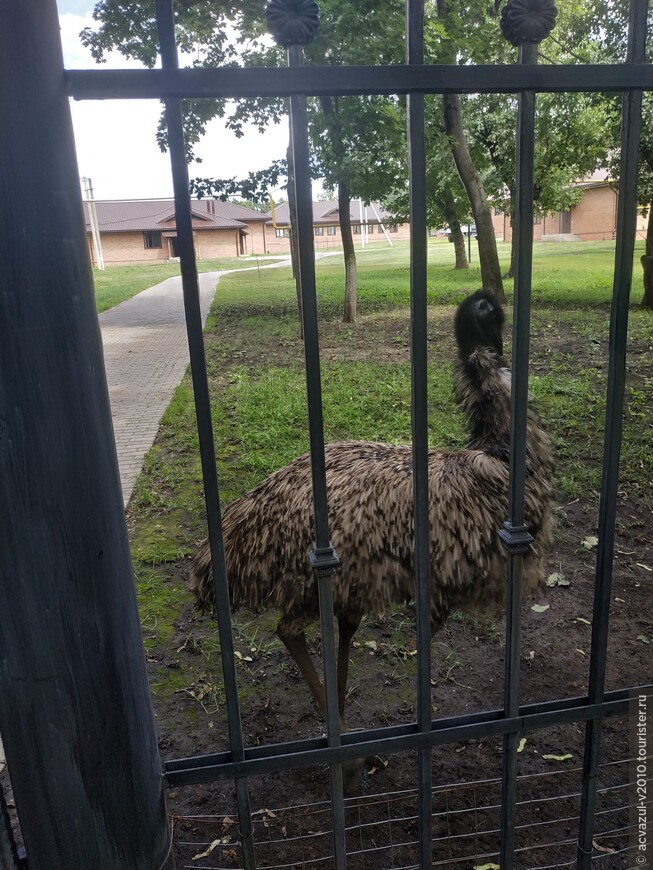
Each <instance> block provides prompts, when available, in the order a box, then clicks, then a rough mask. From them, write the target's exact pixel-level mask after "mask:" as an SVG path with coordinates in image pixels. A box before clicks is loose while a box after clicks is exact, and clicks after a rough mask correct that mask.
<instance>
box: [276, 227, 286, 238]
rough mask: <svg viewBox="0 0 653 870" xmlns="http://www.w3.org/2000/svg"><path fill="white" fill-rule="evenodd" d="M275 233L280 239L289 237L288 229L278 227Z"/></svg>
mask: <svg viewBox="0 0 653 870" xmlns="http://www.w3.org/2000/svg"><path fill="white" fill-rule="evenodd" d="M274 234H275V236H276V237H277V238H278V239H285V238H286V237H287V235H288V231H287V230H283V229H278V228H277V229H276V230H275V231H274Z"/></svg>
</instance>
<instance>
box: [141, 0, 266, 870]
mask: <svg viewBox="0 0 653 870" xmlns="http://www.w3.org/2000/svg"><path fill="white" fill-rule="evenodd" d="M156 17H157V26H158V29H159V41H160V46H161V64H162V66H163V68H164V69H176V68H177V67H178V59H177V45H176V41H175V28H174V13H173V7H172V0H156ZM165 118H166V126H167V130H168V148H169V150H170V164H171V168H172V181H173V189H174V196H175V223H176V228H177V239H178V243H179V258H180V261H181V276H182V287H183V294H184V311H185V314H186V331H187V335H188V349H189V354H190V365H191V374H192V380H193V394H194V398H195V414H196V417H197V431H198V436H199V445H200V456H201V462H202V478H203V481H204V498H205V501H206V518H207V525H208V533H209V542H210V547H211V561H212V564H213V578H214V583H215V602H216V603H215V608H216V619H217V622H218V632H219V635H220V652H221V659H222V673H223V679H224V687H225V696H226V702H227V727H228V731H229V746H230V749H231V753H232V757H233V760H234V761H242V760H243V759H244V757H245V751H244V749H245V747H244V740H243V732H242V725H241V717H240V704H239V701H238V684H237V679H236V664H235V657H234V644H233V634H232V624H231V610H230V604H229V583H228V578H227V567H226V562H225V554H224V540H223V535H222V522H221V518H220V488H219V485H218V475H217V469H216V458H215V444H214V438H213V423H212V420H211V399H210V395H209V384H208V377H207V373H206V356H205V351H204V336H203V330H202V314H201V309H200V298H199V284H198V279H197V268H196V264H195V245H194V242H193V222H192V215H191V208H190V196H189V184H188V166H187V164H186V152H185V146H184V130H183V119H182V111H181V100H179V99H167V100H165ZM235 790H236V804H237V809H238V822H239V835H240V841H241V847H242V851H243V864H244V867H245V870H254V868H255V866H256V860H255V854H254V834H253V825H252V817H251V811H250V802H249V794H248V789H247V779H246V778H244V777H241V778H238V779H236V780H235Z"/></svg>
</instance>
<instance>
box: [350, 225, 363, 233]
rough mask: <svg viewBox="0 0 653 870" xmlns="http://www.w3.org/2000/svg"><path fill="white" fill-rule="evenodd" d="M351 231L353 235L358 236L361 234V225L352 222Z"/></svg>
mask: <svg viewBox="0 0 653 870" xmlns="http://www.w3.org/2000/svg"><path fill="white" fill-rule="evenodd" d="M351 231H352V233H353V234H354V235H355V236H360V234H361V225H360V224H352V225H351Z"/></svg>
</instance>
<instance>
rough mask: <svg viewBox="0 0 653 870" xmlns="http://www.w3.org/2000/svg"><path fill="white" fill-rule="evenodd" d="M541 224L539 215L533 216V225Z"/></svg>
mask: <svg viewBox="0 0 653 870" xmlns="http://www.w3.org/2000/svg"><path fill="white" fill-rule="evenodd" d="M541 223H542V218H541V217H540V215H537V214H535V215H533V225H534V226H537V225H538V224H541Z"/></svg>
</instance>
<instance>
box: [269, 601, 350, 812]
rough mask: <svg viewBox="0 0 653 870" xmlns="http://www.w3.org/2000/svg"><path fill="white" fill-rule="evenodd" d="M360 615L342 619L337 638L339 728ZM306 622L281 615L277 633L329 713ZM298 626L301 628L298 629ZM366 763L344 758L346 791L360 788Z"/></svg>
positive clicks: (318, 702) (324, 709)
mask: <svg viewBox="0 0 653 870" xmlns="http://www.w3.org/2000/svg"><path fill="white" fill-rule="evenodd" d="M359 624H360V619H359V620H358V622H357V623H356V624H355V625H353V624H352V623H351V622H350V623H349V624H348V625H347V626H345V627H344V630H343V626H342V624H340V623H339V626H340V636H339V641H338V670H337V674H338V706H339V712H340V730H341V731H344V729H345V720H344V704H345V697H346V695H347V670H348V667H349V647H350V644H351V638H352V637H353V636H354V633H355V631H356V629H357V628H358V625H359ZM305 625H306V623H304V622H303V621H302V620H301V618H300V619H297V618H289V617H286V616H282V617H281V619H280V620H279V625H278V626H277V634H278V635H279V638H280V639H281V641H282V642H283V644H284V645H285V647H286V649H287V650H288V652H289V653H290V655H291V656H292V657H293V659H294V660H295V663H296V664H297V667H298V668H299V672H300V673H301V675H302V677H303V678H304V680H305V681H306V684H307V685H308V688H309V689H310V691H311V695H312V696H313V698H314V699H315V703H316V704H317V706H318V708H319V710H320V713H321V714H322V716H323V717H326V701H325V696H324V686H323V685H322V681H321V680H320V678H319V676H318V674H317V671H316V670H315V666H314V665H313V661H312V660H311V656H310V653H309V651H308V648H307V646H306V635H305V633H304V628H305ZM298 627H299V628H300V629H301V630H300V631H299V632H298V631H297V629H298ZM363 764H364V760H363V759H362V758H355V759H353V760H351V761H345V762H343V765H342V777H343V788H344V792H345V794H346V795H352V794H356V793H357V792H358V791H359V790H360V771H361V768H362V766H363Z"/></svg>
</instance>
